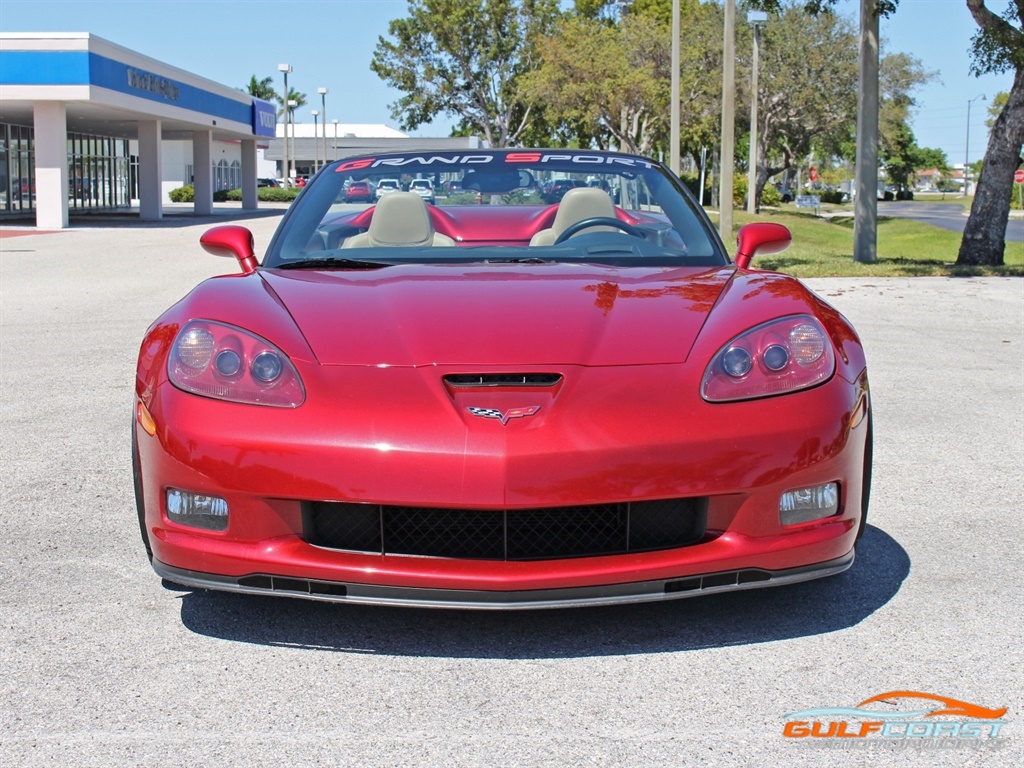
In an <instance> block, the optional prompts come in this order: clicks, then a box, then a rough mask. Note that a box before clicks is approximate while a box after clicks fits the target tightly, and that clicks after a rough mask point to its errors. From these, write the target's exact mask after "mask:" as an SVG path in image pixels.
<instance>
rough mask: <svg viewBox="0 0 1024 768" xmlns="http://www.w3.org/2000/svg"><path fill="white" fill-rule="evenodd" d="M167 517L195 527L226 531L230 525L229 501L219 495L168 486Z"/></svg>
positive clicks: (173, 521) (172, 520) (174, 521)
mask: <svg viewBox="0 0 1024 768" xmlns="http://www.w3.org/2000/svg"><path fill="white" fill-rule="evenodd" d="M167 519H168V520H170V521H171V522H172V523H179V524H181V525H189V526H192V527H193V528H205V529H206V530H208V531H224V530H227V527H228V503H227V501H226V500H225V499H222V498H219V497H218V496H202V495H200V494H198V493H188V492H186V491H179V490H176V489H174V488H168V489H167Z"/></svg>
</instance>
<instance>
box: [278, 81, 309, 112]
mask: <svg viewBox="0 0 1024 768" xmlns="http://www.w3.org/2000/svg"><path fill="white" fill-rule="evenodd" d="M275 96H276V94H275ZM288 101H294V102H295V106H294V107H288V108H287V111H288V112H289V115H290V113H292V112H294V111H295V110H296V109H299V108H300V107H304V106H306V94H304V93H299V92H298V91H296V90H295V89H294V88H289V89H288ZM277 103H278V104H280V105H281V108H280V109H279V110H277V115H278V117H284V116H285V109H286V107H285V103H284V102H283V101H282V100H281V97H280V96H277Z"/></svg>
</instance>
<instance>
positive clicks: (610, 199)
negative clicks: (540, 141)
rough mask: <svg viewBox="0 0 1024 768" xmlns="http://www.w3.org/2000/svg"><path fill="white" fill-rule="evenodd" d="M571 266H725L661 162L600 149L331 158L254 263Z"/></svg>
mask: <svg viewBox="0 0 1024 768" xmlns="http://www.w3.org/2000/svg"><path fill="white" fill-rule="evenodd" d="M361 182H365V183H367V184H368V185H369V187H370V189H371V190H372V192H373V194H372V196H371V198H370V199H364V200H359V201H353V199H352V198H353V195H352V194H351V187H352V185H353V184H356V183H361ZM360 187H361V184H360ZM424 190H429V191H430V195H428V196H424V195H421V194H419V192H422V191H424ZM435 190H436V191H435ZM385 191H387V192H388V194H386V195H385V194H382V193H383V192H385ZM573 261H579V262H586V263H599V264H609V265H624V266H630V265H637V266H645V265H646V266H718V265H722V264H726V263H727V259H726V256H725V253H724V249H723V248H722V245H721V242H720V241H719V240H718V238H717V235H716V234H715V232H714V230H713V228H712V226H711V224H710V222H709V220H708V218H707V216H706V215H705V214H704V212H703V210H701V209H700V207H699V206H697V204H696V203H695V201H694V200H693V199H692V197H691V196H690V195H689V193H688V192H686V191H685V190H684V188H683V187H682V185H681V184H680V182H679V181H678V179H676V178H675V177H673V176H672V175H671V174H670V173H669V172H668V171H667V170H666V169H665V168H664V166H662V165H661V164H660V163H657V162H655V161H653V160H650V159H648V158H642V157H637V156H633V155H623V154H616V153H607V152H592V153H586V154H582V153H578V152H576V153H574V152H572V151H571V150H494V151H489V150H473V151H472V152H471V153H464V154H463V153H456V152H442V153H416V152H413V153H404V154H392V155H374V156H367V157H355V158H347V159H345V160H341V161H338V162H335V163H332V164H331V165H329V166H327V167H326V168H324V169H323V170H321V171H320V173H318V174H317V175H316V177H315V178H314V179H313V181H312V182H311V183H310V184H309V185H308V186H307V187H306V188H305V189H304V190H303V192H302V194H301V195H299V197H298V198H297V199H296V201H295V202H294V203H293V205H292V207H291V209H290V210H289V212H288V214H287V215H286V217H285V219H284V221H283V223H282V225H281V227H280V229H279V231H278V233H277V235H276V236H275V238H274V241H273V242H272V243H271V246H270V249H269V251H268V253H267V256H266V258H265V259H264V261H263V266H264V267H269V268H289V267H292V268H315V267H317V266H322V267H323V268H326V269H346V268H349V269H358V268H371V267H369V266H366V265H373V267H374V268H383V267H387V266H391V265H395V264H409V263H420V264H423V263H446V262H452V263H466V262H496V263H498V262H527V263H544V262H573Z"/></svg>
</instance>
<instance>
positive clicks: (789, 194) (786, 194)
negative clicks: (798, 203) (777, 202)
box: [775, 181, 793, 203]
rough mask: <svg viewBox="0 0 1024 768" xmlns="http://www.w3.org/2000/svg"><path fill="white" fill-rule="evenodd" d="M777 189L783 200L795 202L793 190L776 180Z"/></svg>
mask: <svg viewBox="0 0 1024 768" xmlns="http://www.w3.org/2000/svg"><path fill="white" fill-rule="evenodd" d="M775 189H777V190H778V192H779V195H780V197H781V198H782V202H784V203H792V202H793V190H791V189H790V188H789V187H787V186H785V185H784V184H783V183H782V182H781V181H777V182H775Z"/></svg>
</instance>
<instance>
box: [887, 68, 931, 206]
mask: <svg viewBox="0 0 1024 768" xmlns="http://www.w3.org/2000/svg"><path fill="white" fill-rule="evenodd" d="M934 76H935V73H932V72H925V70H924V68H923V67H922V66H921V62H920V61H918V60H917V59H915V58H914V57H913V56H910V55H909V54H906V53H893V54H888V55H887V56H885V57H884V58H883V59H882V62H881V66H880V78H879V79H880V84H879V89H880V98H879V110H878V112H879V114H878V133H879V137H878V144H879V159H880V160H881V162H882V165H884V166H885V170H886V173H887V174H888V176H889V180H890V181H891V182H892V183H893V184H895V185H896V186H897V187H899V189H900V191H901V192H903V191H905V190H907V189H910V188H912V187H913V178H912V177H913V175H914V172H915V171H917V170H918V169H919V168H921V167H922V165H921V164H922V163H923V162H924V159H923V156H922V152H921V148H920V147H918V146H917V140H916V139H915V138H914V132H913V131H912V130H911V129H910V112H911V109H912V108H913V107H914V98H913V92H914V90H915V89H917V88H918V87H919V86H920V85H923V84H924V83H925V82H927V81H928V80H930V79H931V78H932V77H934Z"/></svg>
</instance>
